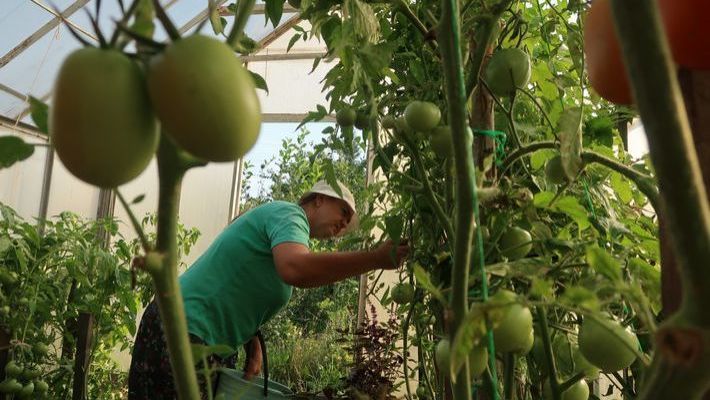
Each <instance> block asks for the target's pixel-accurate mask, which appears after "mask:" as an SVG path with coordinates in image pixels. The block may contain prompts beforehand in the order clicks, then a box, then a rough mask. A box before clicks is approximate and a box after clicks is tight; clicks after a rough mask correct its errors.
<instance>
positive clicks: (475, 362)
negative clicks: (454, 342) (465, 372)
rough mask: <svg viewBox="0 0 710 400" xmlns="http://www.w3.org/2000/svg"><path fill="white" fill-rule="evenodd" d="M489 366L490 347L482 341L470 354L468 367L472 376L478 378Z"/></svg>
mask: <svg viewBox="0 0 710 400" xmlns="http://www.w3.org/2000/svg"><path fill="white" fill-rule="evenodd" d="M484 341H485V340H484ZM487 367H488V347H487V346H486V344H485V343H483V342H481V343H479V344H478V346H476V347H474V348H473V350H471V354H469V356H468V368H469V371H470V372H471V376H473V377H474V378H477V377H478V376H479V375H481V374H482V373H483V371H485V370H486V368H487Z"/></svg>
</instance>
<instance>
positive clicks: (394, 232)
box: [385, 215, 404, 242]
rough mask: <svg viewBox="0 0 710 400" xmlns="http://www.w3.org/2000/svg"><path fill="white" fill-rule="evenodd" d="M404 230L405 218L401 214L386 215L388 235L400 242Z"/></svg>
mask: <svg viewBox="0 0 710 400" xmlns="http://www.w3.org/2000/svg"><path fill="white" fill-rule="evenodd" d="M403 231H404V219H402V217H401V216H399V215H388V216H386V217H385V232H387V236H389V238H390V239H392V240H394V241H395V242H399V241H400V239H401V238H402V232H403Z"/></svg>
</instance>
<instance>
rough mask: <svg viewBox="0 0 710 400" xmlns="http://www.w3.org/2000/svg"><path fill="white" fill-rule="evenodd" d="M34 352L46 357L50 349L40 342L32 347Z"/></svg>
mask: <svg viewBox="0 0 710 400" xmlns="http://www.w3.org/2000/svg"><path fill="white" fill-rule="evenodd" d="M32 351H33V352H34V353H35V354H37V355H39V356H46V355H47V354H48V353H49V347H48V346H47V345H46V344H44V343H41V342H38V343H35V344H34V345H33V346H32Z"/></svg>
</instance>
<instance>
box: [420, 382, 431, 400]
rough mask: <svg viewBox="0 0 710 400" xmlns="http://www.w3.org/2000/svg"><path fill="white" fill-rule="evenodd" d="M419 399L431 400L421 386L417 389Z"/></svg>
mask: <svg viewBox="0 0 710 400" xmlns="http://www.w3.org/2000/svg"><path fill="white" fill-rule="evenodd" d="M422 384H423V382H422ZM417 398H419V399H426V398H429V393H427V390H426V388H425V387H424V386H421V385H419V387H417Z"/></svg>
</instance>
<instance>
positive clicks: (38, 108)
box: [30, 96, 49, 135]
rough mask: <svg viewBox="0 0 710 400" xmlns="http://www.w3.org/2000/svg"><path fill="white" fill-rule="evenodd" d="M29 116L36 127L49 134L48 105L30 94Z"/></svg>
mask: <svg viewBox="0 0 710 400" xmlns="http://www.w3.org/2000/svg"><path fill="white" fill-rule="evenodd" d="M30 116H31V117H32V122H34V123H35V125H36V126H37V129H39V131H40V132H42V133H44V134H45V135H49V124H48V123H47V120H48V118H49V106H48V105H47V104H46V103H45V102H43V101H42V100H40V99H38V98H36V97H33V96H30Z"/></svg>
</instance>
